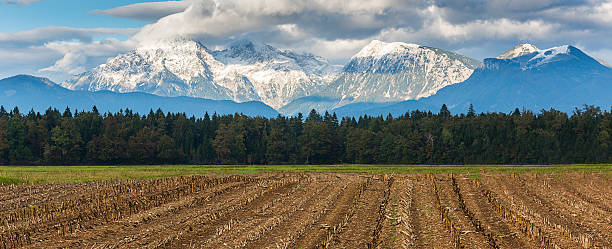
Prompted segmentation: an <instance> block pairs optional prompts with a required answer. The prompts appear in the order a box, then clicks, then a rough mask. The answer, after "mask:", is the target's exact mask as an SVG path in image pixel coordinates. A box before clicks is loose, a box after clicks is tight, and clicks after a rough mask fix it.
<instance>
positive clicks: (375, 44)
mask: <svg viewBox="0 0 612 249" xmlns="http://www.w3.org/2000/svg"><path fill="white" fill-rule="evenodd" d="M419 47H421V46H420V45H418V44H411V43H404V42H382V41H379V40H373V41H371V42H370V44H368V45H367V46H365V47H363V48H362V49H361V51H359V53H357V54H356V55H354V56H353V57H352V59H354V58H366V57H374V58H382V57H384V56H385V55H388V54H398V53H402V52H405V51H406V50H410V49H416V48H419Z"/></svg>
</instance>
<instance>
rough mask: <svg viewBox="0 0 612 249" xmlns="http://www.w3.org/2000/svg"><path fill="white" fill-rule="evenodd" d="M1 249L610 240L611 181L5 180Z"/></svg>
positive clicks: (434, 177) (542, 177) (522, 177)
mask: <svg viewBox="0 0 612 249" xmlns="http://www.w3.org/2000/svg"><path fill="white" fill-rule="evenodd" d="M4 248H512V249H518V248H612V179H611V178H610V177H609V176H607V175H604V174H600V173H565V174H531V173H530V174H497V173H496V174H493V173H491V174H488V173H483V174H481V175H480V176H478V179H476V177H471V176H470V175H468V174H459V175H453V174H405V175H401V174H387V175H383V174H380V175H378V174H337V173H269V174H236V175H195V176H181V177H170V178H162V179H142V180H108V181H94V182H90V183H81V184H68V183H45V184H31V183H30V184H13V185H5V186H0V249H4Z"/></svg>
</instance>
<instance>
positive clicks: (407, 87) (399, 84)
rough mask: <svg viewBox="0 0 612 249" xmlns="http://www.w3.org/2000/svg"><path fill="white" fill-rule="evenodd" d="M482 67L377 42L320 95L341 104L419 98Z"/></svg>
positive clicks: (418, 48) (428, 51) (435, 51)
mask: <svg viewBox="0 0 612 249" xmlns="http://www.w3.org/2000/svg"><path fill="white" fill-rule="evenodd" d="M480 65H481V62H480V61H477V60H475V59H471V58H468V57H465V56H462V55H459V54H456V53H453V52H448V51H444V50H441V49H437V48H431V47H426V46H420V45H416V44H408V43H403V42H393V43H385V42H381V41H377V40H375V41H372V42H371V43H370V44H369V45H367V46H366V47H364V48H363V49H362V50H361V51H360V52H359V53H357V54H356V55H355V56H353V57H352V59H351V61H350V62H349V63H348V64H347V65H346V66H345V67H344V70H343V72H342V73H341V74H340V76H339V77H338V79H337V80H335V81H334V82H333V83H332V84H331V85H330V86H329V87H327V88H326V89H324V90H323V91H321V92H320V95H321V96H326V97H335V98H340V99H341V103H340V104H339V105H343V104H347V103H353V102H391V101H403V100H410V99H419V98H423V97H428V96H431V95H433V94H435V93H436V92H437V91H438V90H439V89H441V88H443V87H445V86H448V85H451V84H455V83H459V82H462V81H464V80H466V79H467V78H468V77H469V76H470V75H471V74H472V72H473V71H474V69H475V68H477V67H478V66H480Z"/></svg>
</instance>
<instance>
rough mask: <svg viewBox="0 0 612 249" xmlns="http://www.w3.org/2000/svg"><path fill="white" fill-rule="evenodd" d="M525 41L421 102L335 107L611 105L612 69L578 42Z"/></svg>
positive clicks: (348, 112) (396, 110)
mask: <svg viewBox="0 0 612 249" xmlns="http://www.w3.org/2000/svg"><path fill="white" fill-rule="evenodd" d="M525 47H532V45H528V46H526V45H525V44H523V45H519V46H517V47H515V48H514V49H511V50H510V51H508V52H506V53H504V54H502V55H500V56H498V57H497V58H488V59H485V60H484V64H483V66H482V67H480V68H478V69H476V70H475V71H474V73H473V74H472V75H471V76H470V77H469V78H468V79H467V80H466V81H464V82H462V83H460V84H454V85H451V86H447V87H445V88H443V89H441V90H440V91H438V93H437V94H435V95H433V96H430V97H428V98H423V99H420V100H418V101H403V102H397V103H377V104H371V105H368V106H363V105H347V106H343V107H340V108H337V109H335V110H334V111H335V112H337V113H338V114H339V115H341V116H352V115H363V114H368V115H386V114H388V113H391V114H394V115H400V114H404V113H406V111H407V110H415V109H419V110H425V111H426V110H431V111H434V112H436V111H438V110H440V108H441V106H442V105H443V104H446V105H447V107H448V109H449V110H450V111H451V112H454V113H461V112H467V110H468V108H469V106H470V104H472V105H473V106H474V107H475V108H476V111H480V112H506V113H508V112H510V111H513V110H515V109H516V108H519V109H528V110H532V111H539V110H541V109H550V108H554V109H557V110H561V111H564V112H570V113H571V112H572V111H573V110H575V108H581V107H582V106H583V105H595V106H600V107H602V108H604V109H608V108H610V107H611V106H612V98H611V97H612V88H611V87H612V69H611V68H609V67H607V66H605V65H603V64H601V63H600V62H599V61H598V60H597V59H595V58H593V57H590V56H589V55H587V54H586V53H584V52H583V51H581V50H580V49H578V48H576V47H574V46H567V45H565V46H559V47H553V48H549V49H545V50H540V49H537V48H535V47H532V48H529V49H527V50H525Z"/></svg>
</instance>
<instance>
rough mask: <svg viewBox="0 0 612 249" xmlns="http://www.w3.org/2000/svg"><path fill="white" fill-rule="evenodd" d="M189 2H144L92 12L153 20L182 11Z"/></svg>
mask: <svg viewBox="0 0 612 249" xmlns="http://www.w3.org/2000/svg"><path fill="white" fill-rule="evenodd" d="M190 4H191V3H190V1H166V2H146V3H136V4H131V5H126V6H121V7H117V8H114V9H108V10H94V11H92V13H94V14H100V15H106V16H114V17H121V18H128V19H135V20H143V21H150V22H154V21H157V20H159V19H160V18H162V17H165V16H169V15H172V14H176V13H180V12H183V11H185V10H186V9H187V7H189V5H190Z"/></svg>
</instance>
